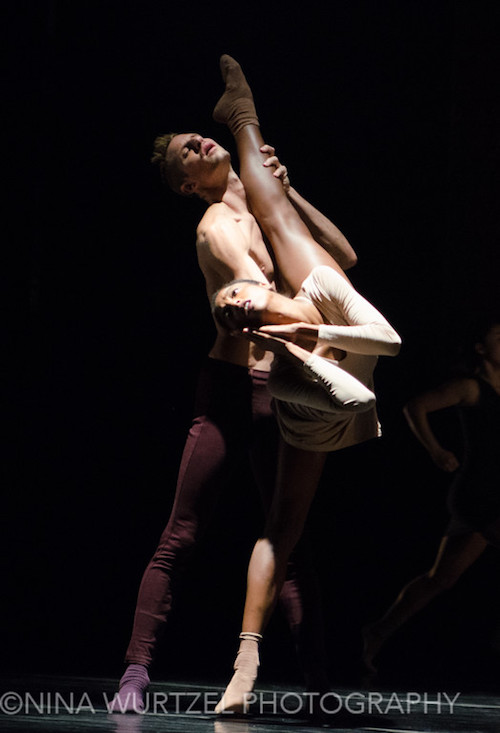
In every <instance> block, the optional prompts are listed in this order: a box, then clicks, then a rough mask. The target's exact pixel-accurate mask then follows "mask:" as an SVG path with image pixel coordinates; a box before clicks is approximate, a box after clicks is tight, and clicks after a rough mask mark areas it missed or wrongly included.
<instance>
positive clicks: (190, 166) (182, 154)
mask: <svg viewBox="0 0 500 733" xmlns="http://www.w3.org/2000/svg"><path fill="white" fill-rule="evenodd" d="M174 157H175V158H176V159H177V162H178V163H179V164H180V167H181V169H182V170H183V172H184V175H185V180H186V181H195V182H197V183H198V184H199V185H201V186H212V185H217V183H218V181H217V180H216V179H217V178H219V177H220V175H221V174H223V175H227V173H228V172H229V168H230V165H231V156H230V154H229V153H228V151H227V150H225V149H224V148H223V147H222V146H221V145H219V144H218V143H216V142H215V140H212V139H211V138H209V137H202V136H201V135H198V134H197V133H194V132H186V133H182V134H180V135H176V136H175V137H174V138H172V141H171V143H170V145H169V146H168V151H167V161H168V160H169V159H170V160H172V159H173V158H174Z"/></svg>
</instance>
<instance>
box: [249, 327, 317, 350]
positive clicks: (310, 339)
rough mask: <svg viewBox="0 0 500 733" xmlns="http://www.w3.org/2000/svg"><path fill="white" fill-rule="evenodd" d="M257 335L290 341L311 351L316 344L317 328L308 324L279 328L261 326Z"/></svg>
mask: <svg viewBox="0 0 500 733" xmlns="http://www.w3.org/2000/svg"><path fill="white" fill-rule="evenodd" d="M259 333H266V334H269V335H271V336H276V337H277V338H280V339H283V340H285V341H290V342H291V343H293V344H297V346H301V347H302V348H303V349H308V350H309V351H311V350H312V349H313V348H314V347H315V346H316V344H317V343H318V326H316V325H312V324H310V323H302V322H299V323H287V324H284V325H280V326H275V325H274V326H261V327H260V328H259Z"/></svg>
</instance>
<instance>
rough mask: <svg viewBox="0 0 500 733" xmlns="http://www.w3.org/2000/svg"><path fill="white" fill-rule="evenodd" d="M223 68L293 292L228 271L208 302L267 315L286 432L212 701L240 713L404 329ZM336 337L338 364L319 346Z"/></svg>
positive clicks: (274, 383)
mask: <svg viewBox="0 0 500 733" xmlns="http://www.w3.org/2000/svg"><path fill="white" fill-rule="evenodd" d="M221 70H222V74H223V78H224V80H225V82H226V91H225V93H224V94H223V96H222V97H221V99H220V101H219V102H218V104H217V106H216V108H215V110H214V117H215V119H216V120H217V121H219V122H225V123H226V124H228V126H229V128H230V130H231V132H232V133H233V135H234V137H235V140H236V144H237V148H238V155H239V159H240V166H241V167H240V176H241V179H242V181H243V183H244V186H245V191H246V194H247V197H248V200H249V204H250V207H251V210H252V213H253V214H254V216H255V217H256V219H257V221H258V222H259V224H260V225H261V227H262V229H263V230H264V232H265V234H266V235H267V237H268V239H269V241H270V242H271V244H272V247H273V252H274V254H275V257H276V262H277V265H278V269H279V271H280V275H281V277H282V279H283V280H284V282H285V283H286V284H287V285H288V287H289V289H290V292H291V293H293V294H294V297H293V298H287V297H286V296H282V295H279V294H278V293H276V292H274V291H273V290H271V289H269V288H267V287H266V286H263V285H259V284H257V283H252V282H248V281H243V282H242V281H236V282H234V283H230V284H229V285H228V286H226V287H224V288H222V290H221V291H219V293H218V294H217V295H216V297H215V304H214V307H215V311H214V312H215V314H216V317H217V318H219V320H221V321H223V322H225V323H226V325H227V327H228V328H229V329H230V330H231V329H241V328H247V329H254V328H255V327H256V326H261V324H271V325H265V326H262V327H260V328H259V330H258V332H256V331H255V330H251V331H250V330H249V331H248V335H249V337H251V338H252V339H254V340H256V341H257V343H261V344H263V346H264V348H266V349H268V350H272V351H274V352H275V353H276V354H277V359H276V360H275V363H274V364H273V369H272V374H271V381H270V385H271V386H270V389H271V391H272V393H273V394H274V396H275V397H276V398H277V399H276V407H277V416H278V422H279V425H280V430H281V433H282V436H283V439H284V440H283V441H282V445H281V450H280V455H279V459H278V472H277V487H276V491H275V494H274V497H273V503H272V506H271V511H270V513H269V517H268V520H267V522H266V526H265V529H264V532H263V536H262V537H261V538H260V539H259V540H258V541H257V543H256V545H255V547H254V550H253V553H252V556H251V559H250V564H249V568H248V581H247V582H248V585H247V597H246V602H245V610H244V616H243V626H242V634H241V635H240V639H241V643H240V648H239V652H238V655H237V659H236V662H235V665H234V668H235V674H234V676H233V678H232V680H231V682H230V684H229V686H228V688H227V689H226V691H225V694H224V696H223V698H222V700H221V702H220V703H219V705H218V706H217V708H216V712H222V711H224V710H227V711H229V710H231V711H237V712H243V711H245V710H246V695H248V694H249V693H250V692H251V691H252V689H253V686H254V683H255V679H256V676H257V669H258V666H259V655H258V643H259V641H260V639H261V634H262V631H263V630H264V628H265V626H266V624H267V622H268V620H269V618H270V616H271V613H272V611H273V608H274V605H275V602H276V598H277V595H278V593H279V589H280V588H281V586H282V583H283V579H284V575H285V568H286V563H287V560H288V557H289V555H290V553H291V551H292V549H293V547H294V546H295V544H296V543H297V541H298V540H299V538H300V536H301V533H302V530H303V526H304V522H305V519H306V516H307V513H308V510H309V506H310V504H311V501H312V499H313V496H314V493H315V491H316V487H317V484H318V481H319V478H320V476H321V472H322V469H323V465H324V461H325V458H326V455H327V452H329V451H331V450H338V449H340V448H343V447H346V446H348V445H354V444H356V443H360V442H362V441H364V440H368V439H369V438H372V437H375V436H377V434H378V430H379V426H378V421H377V417H376V412H375V409H374V406H373V396H371V397H370V396H369V395H367V394H366V393H364V392H363V388H362V385H360V384H359V382H362V384H363V385H364V386H365V387H366V388H368V389H369V390H371V387H372V373H373V369H374V367H375V364H376V361H377V355H378V354H387V355H395V354H396V353H397V352H398V351H399V345H400V339H399V336H398V335H397V333H396V332H395V331H394V329H392V327H391V326H390V325H389V323H388V322H387V321H386V320H385V318H384V317H383V316H382V315H381V314H380V313H378V311H377V310H376V309H375V308H373V306H371V305H370V304H369V303H367V301H366V300H365V299H364V298H362V297H361V296H360V295H359V294H358V293H356V291H355V290H354V288H353V287H352V286H351V285H350V283H349V281H348V280H347V278H346V277H345V275H344V273H343V272H342V271H341V270H340V268H339V267H338V265H337V263H336V262H335V261H334V260H333V259H332V258H331V257H330V256H329V255H328V254H327V253H326V252H325V251H324V250H322V249H321V248H320V247H319V246H318V245H317V244H316V242H315V241H314V240H313V239H312V237H311V236H310V234H309V232H308V230H307V228H306V227H305V226H304V225H303V223H302V221H301V219H300V217H299V216H298V215H297V213H296V212H295V209H294V208H293V206H292V205H291V204H290V203H289V201H288V199H287V197H286V196H285V194H284V192H283V189H282V186H281V184H280V183H279V182H278V181H277V180H276V179H275V178H274V177H273V176H272V174H271V173H270V172H269V171H268V170H266V168H264V167H263V166H262V161H263V155H262V153H261V152H260V148H261V147H262V145H263V142H264V141H263V138H262V136H261V134H260V129H259V123H258V119H257V115H256V112H255V107H254V103H253V97H252V93H251V91H250V88H249V86H248V84H247V82H246V79H245V77H244V76H243V73H242V71H241V68H240V66H239V64H237V63H236V62H235V61H234V59H232V58H231V57H230V56H223V57H222V58H221ZM292 241H293V242H294V243H295V244H294V251H295V249H298V250H299V252H300V254H299V255H294V256H293V257H292V256H290V251H291V248H290V244H291V242H292ZM297 245H299V247H298V246H297ZM333 324H335V325H333ZM332 348H333V350H334V355H335V357H336V359H337V363H334V364H332V363H331V362H329V361H327V360H326V359H324V358H323V356H322V355H323V354H324V353H326V352H327V351H328V349H332ZM311 352H314V353H312V354H311ZM349 377H351V379H353V378H354V377H355V378H356V379H357V380H359V382H358V383H356V381H355V382H352V381H350V380H349V379H348V378H349ZM315 380H316V381H315ZM344 380H347V381H348V382H349V383H348V384H347V382H346V381H344ZM351 390H352V392H351ZM351 410H352V412H351ZM346 411H348V412H349V414H347V412H346ZM332 413H333V414H332Z"/></svg>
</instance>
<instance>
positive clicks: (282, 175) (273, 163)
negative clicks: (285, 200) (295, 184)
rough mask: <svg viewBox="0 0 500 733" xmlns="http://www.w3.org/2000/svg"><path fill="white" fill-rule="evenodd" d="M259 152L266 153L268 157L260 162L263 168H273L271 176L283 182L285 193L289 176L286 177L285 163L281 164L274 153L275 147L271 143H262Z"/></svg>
mask: <svg viewBox="0 0 500 733" xmlns="http://www.w3.org/2000/svg"><path fill="white" fill-rule="evenodd" d="M260 152H261V153H265V154H267V155H268V156H269V157H268V158H266V160H265V161H264V162H263V163H262V165H263V166H264V167H265V168H274V169H275V170H274V171H273V176H274V177H275V178H279V179H280V181H281V183H282V184H283V188H284V190H285V193H288V191H289V190H290V178H289V177H288V169H287V167H286V165H282V164H281V163H280V162H279V160H278V156H277V155H275V152H276V151H275V149H274V148H273V146H272V145H263V146H262V147H261V149H260Z"/></svg>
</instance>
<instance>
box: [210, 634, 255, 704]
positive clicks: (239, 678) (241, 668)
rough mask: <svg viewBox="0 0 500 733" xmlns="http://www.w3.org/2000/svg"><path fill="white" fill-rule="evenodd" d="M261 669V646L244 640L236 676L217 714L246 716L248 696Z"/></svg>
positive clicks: (221, 701)
mask: <svg viewBox="0 0 500 733" xmlns="http://www.w3.org/2000/svg"><path fill="white" fill-rule="evenodd" d="M258 669H259V645H258V641H256V640H254V639H248V638H247V639H245V638H242V641H241V644H240V648H239V651H238V654H237V656H236V661H235V663H234V670H235V672H234V675H233V676H232V678H231V681H230V683H229V684H228V686H227V687H226V690H225V692H224V695H223V696H222V698H221V700H220V702H219V703H218V705H217V707H216V708H215V712H216V713H217V714H220V713H239V714H246V713H247V712H248V708H249V699H248V696H249V695H250V694H251V693H252V691H253V688H254V685H255V680H256V679H257V672H258Z"/></svg>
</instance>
